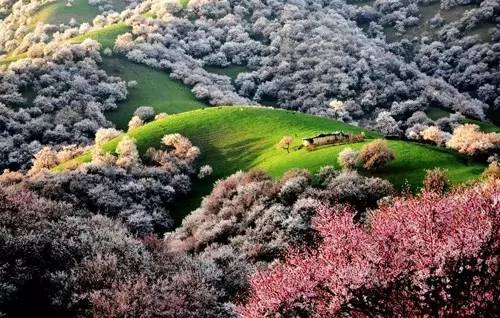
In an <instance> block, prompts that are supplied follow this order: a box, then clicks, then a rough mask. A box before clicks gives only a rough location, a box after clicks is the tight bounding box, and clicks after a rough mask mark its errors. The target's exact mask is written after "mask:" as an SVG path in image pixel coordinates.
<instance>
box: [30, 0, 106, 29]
mask: <svg viewBox="0 0 500 318" xmlns="http://www.w3.org/2000/svg"><path fill="white" fill-rule="evenodd" d="M66 3H67V1H65V0H58V1H56V2H54V3H50V4H48V5H46V6H44V7H43V8H41V9H40V10H39V11H38V12H37V14H36V15H35V16H34V17H33V22H34V23H38V22H43V23H47V24H56V25H57V24H62V23H64V24H67V23H68V22H69V21H70V20H71V19H75V20H76V22H78V23H83V22H92V20H93V19H94V18H95V17H96V16H97V15H98V14H99V11H98V10H97V8H96V7H93V6H91V5H89V2H88V0H74V1H73V5H71V6H66Z"/></svg>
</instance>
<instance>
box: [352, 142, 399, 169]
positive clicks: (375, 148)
mask: <svg viewBox="0 0 500 318" xmlns="http://www.w3.org/2000/svg"><path fill="white" fill-rule="evenodd" d="M359 158H360V161H361V162H362V163H363V167H364V168H365V169H367V170H374V169H379V168H382V167H384V166H385V165H387V163H389V161H391V160H394V159H395V156H394V152H393V151H392V150H391V149H389V146H387V143H386V142H385V141H384V140H382V139H377V140H375V141H372V142H371V143H369V144H366V145H364V146H363V148H361V151H360V153H359Z"/></svg>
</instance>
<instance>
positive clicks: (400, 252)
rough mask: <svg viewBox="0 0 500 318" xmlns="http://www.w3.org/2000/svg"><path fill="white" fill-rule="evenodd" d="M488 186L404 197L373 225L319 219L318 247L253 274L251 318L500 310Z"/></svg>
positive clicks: (493, 203) (247, 310) (493, 186)
mask: <svg viewBox="0 0 500 318" xmlns="http://www.w3.org/2000/svg"><path fill="white" fill-rule="evenodd" d="M499 195H500V183H499V182H498V181H497V182H490V183H487V184H485V185H479V186H476V187H475V188H471V189H461V190H458V191H456V192H453V193H451V194H447V195H443V194H437V193H432V192H429V193H425V194H423V195H422V196H420V197H415V198H399V199H396V200H394V202H393V203H392V204H389V205H386V206H384V207H381V208H380V209H378V210H377V211H375V212H374V216H373V218H372V219H371V223H370V226H369V227H363V226H360V225H357V224H355V223H354V222H353V211H352V209H351V208H349V207H346V206H337V207H335V208H333V209H328V208H321V209H320V210H319V212H318V215H317V216H316V217H315V218H314V220H313V225H314V227H315V229H316V230H317V231H318V232H319V233H320V235H321V236H322V239H321V241H320V245H319V248H318V249H306V250H295V249H293V250H290V251H289V252H288V254H287V257H286V260H285V261H284V262H282V263H279V264H277V265H276V266H274V267H272V268H271V269H261V270H259V271H257V272H256V273H255V274H253V275H252V278H251V286H252V291H251V295H250V297H249V299H248V301H247V302H246V303H245V304H241V305H239V306H238V309H239V312H240V314H241V315H242V316H243V317H246V318H252V317H343V316H346V317H352V316H355V317H373V316H380V317H385V316H395V317H415V316H435V317H447V316H453V317H469V316H478V317H481V316H488V315H490V314H491V313H492V312H497V311H498V310H499V306H498V302H497V299H496V296H495V295H497V294H498V275H499V268H498V265H497V259H498V253H497V249H498V244H500V236H499V234H498V218H499V216H500V215H499V213H500V209H499V206H498V196H499Z"/></svg>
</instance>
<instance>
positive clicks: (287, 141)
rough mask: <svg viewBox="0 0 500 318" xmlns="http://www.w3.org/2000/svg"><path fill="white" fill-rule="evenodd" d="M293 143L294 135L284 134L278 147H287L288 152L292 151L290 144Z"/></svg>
mask: <svg viewBox="0 0 500 318" xmlns="http://www.w3.org/2000/svg"><path fill="white" fill-rule="evenodd" d="M292 143H293V137H292V136H284V137H283V138H281V140H280V142H279V143H278V147H279V148H282V149H285V150H286V152H287V153H290V145H291V144H292Z"/></svg>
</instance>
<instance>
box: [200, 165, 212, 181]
mask: <svg viewBox="0 0 500 318" xmlns="http://www.w3.org/2000/svg"><path fill="white" fill-rule="evenodd" d="M213 172H214V169H212V167H211V166H209V165H205V166H203V167H201V168H200V171H199V172H198V179H205V178H206V177H208V176H211V175H212V173H213Z"/></svg>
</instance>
